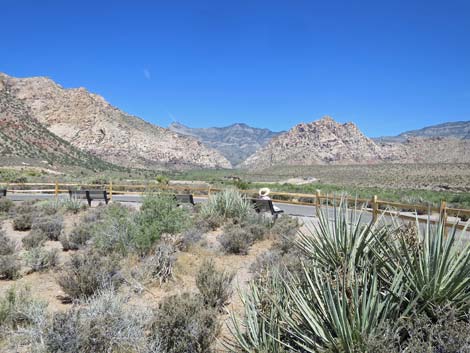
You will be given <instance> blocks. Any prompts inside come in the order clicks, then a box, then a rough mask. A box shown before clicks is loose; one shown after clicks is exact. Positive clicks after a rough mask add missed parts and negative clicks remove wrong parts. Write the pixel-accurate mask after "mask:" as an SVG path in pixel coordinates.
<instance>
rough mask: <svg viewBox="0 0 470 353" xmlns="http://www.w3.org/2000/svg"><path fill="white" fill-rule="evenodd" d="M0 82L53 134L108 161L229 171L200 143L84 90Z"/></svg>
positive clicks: (42, 82)
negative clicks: (118, 107) (116, 106)
mask: <svg viewBox="0 0 470 353" xmlns="http://www.w3.org/2000/svg"><path fill="white" fill-rule="evenodd" d="M0 82H3V84H4V85H7V86H8V87H9V92H10V95H11V96H12V97H15V98H16V99H18V100H20V101H21V102H22V103H23V104H24V105H25V106H26V107H27V108H28V109H29V110H30V112H31V115H32V116H33V117H34V118H36V119H37V120H38V121H39V122H41V123H42V124H44V125H45V126H46V127H47V128H48V129H49V130H50V131H51V132H53V133H54V134H56V135H57V136H59V137H61V138H63V139H64V140H66V141H69V142H70V143H71V144H72V145H74V146H76V147H78V148H80V149H82V150H85V151H88V152H90V153H92V154H94V155H96V156H98V157H100V158H102V159H104V160H106V161H109V162H112V163H115V164H119V165H122V166H129V167H143V168H154V167H156V168H190V167H204V168H221V167H226V168H227V167H230V163H229V162H228V161H227V159H225V158H224V157H223V156H222V155H221V154H220V153H218V152H217V151H214V150H212V149H210V148H208V147H206V146H204V145H203V144H202V143H201V142H200V141H197V140H196V139H194V138H192V137H187V136H182V135H179V134H176V133H174V132H171V131H169V130H168V129H164V128H161V127H158V126H155V125H152V124H150V123H147V122H145V121H144V120H142V119H139V118H137V117H135V116H131V115H129V114H126V113H124V112H122V111H120V110H119V109H117V108H115V107H113V106H111V105H110V104H109V103H107V102H106V101H105V100H104V98H103V97H101V96H99V95H96V94H92V93H90V92H88V91H87V90H86V89H84V88H78V89H64V88H62V87H61V86H59V85H58V84H56V83H55V82H54V81H52V80H50V79H48V78H44V77H33V78H21V79H19V78H13V77H9V76H7V75H5V74H0Z"/></svg>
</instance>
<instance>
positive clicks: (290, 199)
mask: <svg viewBox="0 0 470 353" xmlns="http://www.w3.org/2000/svg"><path fill="white" fill-rule="evenodd" d="M4 184H5V185H6V186H7V189H8V192H9V193H30V192H34V193H49V194H54V195H56V196H57V195H59V194H62V193H68V192H69V189H70V188H80V189H85V188H90V189H106V190H107V191H108V193H109V197H110V199H111V200H112V197H113V195H117V194H126V195H142V194H144V193H146V192H149V191H156V190H168V191H172V190H174V191H180V192H187V193H192V194H194V195H195V196H200V197H208V196H210V195H211V194H212V193H216V192H220V191H222V190H223V189H221V188H214V187H212V186H209V187H194V186H190V185H185V186H181V185H160V184H156V183H155V184H154V183H149V184H146V185H143V184H113V183H112V182H110V183H109V184H78V183H59V182H55V183H4ZM12 187H13V189H12ZM14 187H18V189H14ZM33 187H34V188H33ZM239 191H240V192H241V193H243V194H245V195H251V196H253V197H255V195H257V194H258V190H239ZM270 196H271V197H272V199H273V201H275V202H277V203H289V204H294V205H304V206H316V208H317V209H319V208H320V207H321V206H322V205H323V204H325V203H327V204H328V203H335V202H339V201H341V200H342V201H346V202H348V203H350V204H355V205H362V206H363V208H364V209H365V210H366V211H368V212H371V213H372V219H373V220H374V221H376V220H377V219H378V217H379V215H380V214H381V213H382V212H383V211H384V209H387V210H391V209H397V212H396V214H395V215H396V216H398V217H400V218H405V219H411V218H412V219H416V217H415V216H411V215H406V214H403V212H405V211H403V210H407V211H408V212H410V211H411V212H412V211H415V212H423V213H424V214H437V215H439V219H443V220H444V221H445V222H446V224H447V223H448V222H447V219H448V217H449V216H454V217H461V216H465V217H469V218H470V209H460V208H451V207H447V203H446V201H445V200H442V201H441V203H440V206H439V208H437V207H431V206H429V205H418V204H405V203H401V202H395V201H386V200H379V199H378V197H377V195H374V196H372V197H371V198H370V199H364V198H356V197H349V196H337V195H328V194H326V195H324V194H322V193H321V191H320V190H317V191H316V193H315V194H304V193H289V192H280V191H271V193H270ZM453 224H454V223H449V225H453Z"/></svg>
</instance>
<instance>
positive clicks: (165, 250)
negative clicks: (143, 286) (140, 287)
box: [139, 242, 176, 284]
mask: <svg viewBox="0 0 470 353" xmlns="http://www.w3.org/2000/svg"><path fill="white" fill-rule="evenodd" d="M175 253H176V249H175V247H174V246H173V245H172V244H169V243H166V242H163V243H161V244H159V245H158V246H157V248H156V249H155V252H154V253H153V254H152V255H149V256H147V257H146V258H144V259H143V260H142V265H141V268H140V271H139V272H140V273H139V279H140V280H142V281H144V282H152V281H153V280H155V279H157V280H158V281H159V282H160V284H161V283H163V282H166V281H168V280H169V279H170V278H171V277H172V275H173V267H174V264H175V262H176V256H175Z"/></svg>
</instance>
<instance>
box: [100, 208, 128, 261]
mask: <svg viewBox="0 0 470 353" xmlns="http://www.w3.org/2000/svg"><path fill="white" fill-rule="evenodd" d="M134 219H135V214H134V212H133V210H132V209H130V208H129V207H125V206H122V205H119V204H113V205H109V206H107V207H106V208H105V210H104V211H103V212H102V215H101V221H99V222H98V223H96V225H95V226H94V228H93V229H92V233H93V235H92V241H93V246H94V247H95V248H96V249H98V251H99V252H101V253H103V254H110V253H117V254H120V255H122V256H126V255H127V254H128V253H129V252H132V251H135V241H134V239H135V236H136V232H137V228H136V224H135V221H134Z"/></svg>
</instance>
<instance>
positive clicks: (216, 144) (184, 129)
mask: <svg viewBox="0 0 470 353" xmlns="http://www.w3.org/2000/svg"><path fill="white" fill-rule="evenodd" d="M168 128H169V129H170V130H171V131H174V132H177V133H179V134H182V135H187V136H192V137H196V138H197V139H198V140H199V141H201V142H202V143H204V144H205V145H206V146H209V147H211V148H213V149H215V150H217V151H219V152H220V153H221V154H222V155H223V156H224V157H225V158H227V159H228V160H229V161H230V162H231V163H232V165H233V166H237V165H238V164H240V163H241V162H243V161H244V160H245V159H247V158H248V157H249V156H250V155H252V154H253V153H255V152H256V151H257V150H259V149H260V148H261V147H263V146H265V145H266V144H267V143H268V142H269V141H270V140H271V139H272V138H273V137H275V136H278V135H279V134H280V133H281V132H273V131H271V130H269V129H259V128H255V127H251V126H248V125H247V124H242V123H238V124H232V125H230V126H226V127H209V128H190V127H188V126H185V125H183V124H181V123H178V122H175V123H172V124H171V125H170V126H169V127H168Z"/></svg>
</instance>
